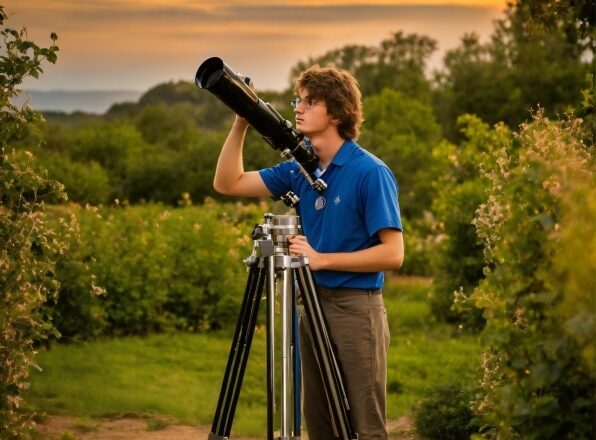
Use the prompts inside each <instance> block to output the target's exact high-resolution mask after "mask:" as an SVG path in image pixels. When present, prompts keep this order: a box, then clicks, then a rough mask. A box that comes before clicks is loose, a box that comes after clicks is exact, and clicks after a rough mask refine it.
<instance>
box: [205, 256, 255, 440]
mask: <svg viewBox="0 0 596 440" xmlns="http://www.w3.org/2000/svg"><path fill="white" fill-rule="evenodd" d="M265 272H266V269H265V268H262V267H257V266H252V267H251V268H250V270H249V275H248V280H247V283H246V289H245V291H244V298H243V300H242V306H241V309H240V316H239V317H238V322H237V324H236V330H235V332H234V339H233V340H232V345H231V347H230V354H229V357H228V363H227V365H226V370H225V373H224V378H223V382H222V386H221V391H220V394H219V399H218V402H217V408H216V410H215V415H214V417H213V424H212V425H211V434H210V435H209V440H212V439H224V438H228V437H229V435H230V431H231V429H232V422H233V420H234V413H235V412H236V405H237V403H238V396H239V394H240V388H241V386H242V379H243V378H244V371H245V369H246V363H247V361H248V355H249V352H250V346H251V343H252V339H253V335H254V329H255V325H256V319H257V315H258V311H259V305H260V301H261V293H262V291H263V285H264V283H265Z"/></svg>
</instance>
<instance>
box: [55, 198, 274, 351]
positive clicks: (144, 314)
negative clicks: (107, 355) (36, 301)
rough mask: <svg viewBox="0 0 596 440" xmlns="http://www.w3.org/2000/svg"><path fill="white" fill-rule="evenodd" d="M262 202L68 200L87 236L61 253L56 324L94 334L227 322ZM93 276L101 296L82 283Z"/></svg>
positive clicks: (232, 316) (70, 332) (233, 314)
mask: <svg viewBox="0 0 596 440" xmlns="http://www.w3.org/2000/svg"><path fill="white" fill-rule="evenodd" d="M264 209H265V207H264V206H257V205H254V204H253V205H247V206H244V205H241V204H235V205H231V204H230V205H220V204H216V203H214V202H212V201H209V200H208V201H207V202H206V203H205V204H204V205H202V206H186V207H180V208H169V207H165V206H162V205H142V206H134V207H131V206H119V207H111V208H107V207H106V208H93V207H87V208H81V207H77V206H71V207H69V208H68V212H70V213H72V214H73V215H75V216H76V218H77V219H78V224H79V225H80V242H79V243H78V244H76V245H73V246H71V248H70V251H69V252H68V253H65V255H64V256H63V257H62V258H61V259H60V260H59V261H58V267H57V276H58V278H59V280H60V281H61V289H60V295H59V297H58V300H57V302H56V303H55V304H52V305H51V309H52V311H51V313H52V314H53V316H54V319H55V323H56V326H57V328H58V329H59V331H60V332H61V333H62V334H63V335H64V336H67V337H68V338H71V339H88V338H93V337H94V336H97V335H100V334H108V335H125V334H146V333H148V332H154V331H165V330H170V329H182V330H190V331H205V330H208V329H213V328H221V327H227V326H229V325H230V324H231V323H234V322H235V321H236V318H237V314H238V310H239V306H240V301H241V299H242V295H243V292H244V285H245V280H246V268H245V266H244V265H243V263H242V258H243V257H246V256H248V255H249V254H250V251H251V245H252V241H251V238H250V232H251V230H252V227H253V226H254V224H255V223H258V222H261V221H262V214H263V213H264V212H266V211H265V210H264ZM58 211H62V210H57V211H56V215H57V216H58V217H64V216H65V214H66V213H64V212H58ZM90 274H93V276H94V277H95V278H94V280H95V283H96V284H97V286H101V289H103V290H105V292H104V293H105V294H104V295H100V296H97V295H96V293H99V292H97V288H95V290H96V291H90V289H91V287H90V286H88V285H86V284H85V281H86V280H88V279H89V276H90ZM81 318H82V319H81Z"/></svg>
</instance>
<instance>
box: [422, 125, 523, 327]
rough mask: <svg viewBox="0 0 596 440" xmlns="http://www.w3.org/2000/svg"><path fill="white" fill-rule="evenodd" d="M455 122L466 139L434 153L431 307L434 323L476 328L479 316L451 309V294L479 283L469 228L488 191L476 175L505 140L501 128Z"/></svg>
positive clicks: (477, 253)
mask: <svg viewBox="0 0 596 440" xmlns="http://www.w3.org/2000/svg"><path fill="white" fill-rule="evenodd" d="M459 123H460V125H461V127H462V132H463V134H464V135H465V138H466V140H465V141H464V142H462V143H461V144H460V145H459V146H457V147H456V146H454V145H451V144H448V143H443V144H441V146H440V147H439V148H437V149H436V151H435V154H436V155H437V156H439V157H441V162H442V163H444V164H445V166H444V168H443V174H442V175H441V177H440V178H439V179H437V180H436V181H435V187H436V189H437V196H436V198H435V200H434V201H433V213H434V214H435V216H436V222H437V231H436V233H437V235H438V236H439V238H438V241H439V244H438V246H437V248H436V252H435V256H434V258H433V259H432V263H433V273H434V275H435V286H434V290H433V295H432V298H431V308H432V312H433V315H434V316H435V317H436V318H437V319H438V320H439V321H443V322H451V323H456V324H461V325H463V326H464V327H466V328H470V329H478V328H481V327H482V325H483V321H482V318H481V314H480V312H479V311H478V310H474V309H473V308H472V307H467V308H462V307H459V308H455V307H454V293H455V292H460V293H463V294H464V295H466V294H467V295H469V294H471V292H472V290H473V289H474V288H475V287H476V286H477V285H478V282H479V281H480V280H481V279H482V278H483V273H482V270H483V267H484V259H483V254H482V245H481V243H480V242H479V240H478V237H477V236H476V231H475V229H474V226H473V225H472V220H473V218H474V213H475V211H476V209H477V208H478V206H480V204H481V203H482V202H484V200H485V199H486V195H485V194H484V190H485V188H486V187H487V186H488V180H487V178H486V177H484V176H483V175H481V174H480V170H481V169H483V168H486V167H488V166H489V164H490V163H491V161H492V160H493V159H492V156H491V152H492V151H493V150H494V149H496V148H498V147H499V146H500V145H503V144H504V143H506V142H508V141H509V140H510V138H511V135H510V133H509V131H508V130H507V128H506V127H504V126H502V125H497V126H496V127H495V128H494V129H491V128H490V127H489V126H488V125H487V124H485V123H483V122H482V121H480V120H479V119H478V118H477V117H475V116H469V115H467V116H462V117H461V118H460V119H459Z"/></svg>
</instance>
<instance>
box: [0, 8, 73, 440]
mask: <svg viewBox="0 0 596 440" xmlns="http://www.w3.org/2000/svg"><path fill="white" fill-rule="evenodd" d="M6 18H7V15H6V13H5V12H4V7H3V6H0V25H2V28H1V30H0V35H2V37H1V42H0V52H1V53H2V56H1V57H0V127H1V128H0V149H1V151H0V438H2V439H21V438H26V437H27V434H28V433H29V431H30V427H31V425H32V418H31V414H30V413H28V412H27V411H25V410H24V402H23V391H24V390H25V389H26V388H27V387H28V386H29V382H28V380H29V371H30V369H31V368H35V367H37V365H36V364H35V354H36V351H35V346H36V344H38V343H39V342H40V341H42V340H44V339H45V338H47V337H48V335H50V334H52V333H53V332H54V329H53V327H52V324H51V321H50V320H49V319H48V317H47V316H46V315H44V314H43V312H42V309H41V305H42V304H43V302H44V301H45V300H46V299H47V298H48V297H51V296H52V295H54V294H55V292H56V290H57V287H58V286H57V282H56V279H55V277H54V267H55V265H54V257H55V255H56V254H58V253H60V252H63V251H64V248H65V243H64V242H63V241H62V240H61V239H60V237H56V234H55V231H53V230H52V229H50V228H48V227H47V225H46V216H45V213H44V210H43V207H44V205H43V200H44V198H45V197H46V196H48V194H50V193H51V194H54V195H55V196H56V197H57V198H61V196H63V192H62V186H61V185H60V184H59V183H58V182H55V181H50V180H48V179H47V178H45V177H43V176H40V175H39V174H37V173H36V172H35V171H34V169H33V164H32V160H33V155H32V154H31V153H29V152H27V153H24V154H18V153H17V152H15V151H14V150H13V148H14V143H15V142H17V141H18V140H19V139H21V138H22V137H23V136H24V135H25V133H26V131H28V130H29V129H30V130H31V131H35V132H37V133H38V134H39V127H40V125H41V122H42V117H41V114H39V113H38V112H35V111H34V110H32V109H31V108H29V107H28V106H24V107H22V108H19V107H17V106H16V105H14V104H13V99H14V98H15V96H17V94H18V93H19V92H20V90H19V89H18V87H19V85H20V84H21V83H22V81H23V79H25V78H26V77H30V76H32V77H38V76H39V73H40V72H41V71H42V70H41V63H42V61H44V60H47V61H49V62H52V63H54V62H55V61H56V51H57V50H58V48H57V47H56V45H55V40H56V38H57V37H56V36H55V35H52V36H51V38H52V45H51V46H50V47H49V48H40V47H38V46H37V45H36V44H35V43H33V42H32V41H28V40H27V39H26V37H27V34H26V32H25V30H24V29H23V30H21V31H16V30H14V29H10V28H7V27H5V24H4V22H5V20H6ZM38 142H39V139H38Z"/></svg>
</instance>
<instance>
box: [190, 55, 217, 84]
mask: <svg viewBox="0 0 596 440" xmlns="http://www.w3.org/2000/svg"><path fill="white" fill-rule="evenodd" d="M223 71H224V62H223V60H222V59H221V58H218V57H212V58H208V59H207V60H205V61H204V62H203V64H201V65H200V66H199V69H198V70H197V74H196V75H195V84H196V85H197V87H199V88H200V89H210V88H211V87H213V85H214V84H215V83H216V82H217V81H218V80H219V79H220V78H221V75H222V74H223Z"/></svg>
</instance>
